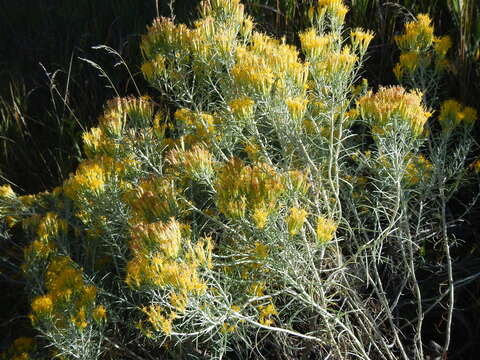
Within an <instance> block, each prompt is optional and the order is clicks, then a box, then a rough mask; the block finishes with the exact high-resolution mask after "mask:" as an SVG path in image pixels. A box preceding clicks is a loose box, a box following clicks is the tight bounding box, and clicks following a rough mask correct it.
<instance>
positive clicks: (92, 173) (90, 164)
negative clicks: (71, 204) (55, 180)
mask: <svg viewBox="0 0 480 360" xmlns="http://www.w3.org/2000/svg"><path fill="white" fill-rule="evenodd" d="M106 177H107V174H105V170H104V168H103V167H102V165H101V164H100V163H99V162H97V161H94V160H90V161H83V162H81V163H80V165H79V167H78V169H77V170H76V172H75V175H74V176H72V177H70V179H68V180H67V181H66V182H65V184H64V188H63V189H64V192H65V195H67V196H68V197H69V198H71V199H78V197H79V196H81V194H82V193H83V192H84V191H89V192H92V193H94V194H96V195H98V194H100V193H101V192H102V191H103V188H104V185H105V181H106Z"/></svg>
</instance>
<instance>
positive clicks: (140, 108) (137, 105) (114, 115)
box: [99, 96, 153, 138]
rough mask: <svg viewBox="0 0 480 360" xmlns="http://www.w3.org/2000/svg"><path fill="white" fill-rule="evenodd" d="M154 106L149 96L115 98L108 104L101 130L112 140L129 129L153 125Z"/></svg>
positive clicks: (101, 121) (101, 122) (102, 119)
mask: <svg viewBox="0 0 480 360" xmlns="http://www.w3.org/2000/svg"><path fill="white" fill-rule="evenodd" d="M152 118H153V104H152V102H151V100H150V98H149V97H148V96H143V97H140V98H135V97H129V98H114V99H112V100H110V101H108V102H107V107H106V109H105V111H104V114H103V116H101V117H100V119H99V123H100V129H102V131H103V132H104V133H105V134H106V135H107V136H108V137H112V138H119V137H121V136H122V135H123V133H124V131H125V129H126V128H127V127H133V128H144V127H147V126H149V125H151V121H152Z"/></svg>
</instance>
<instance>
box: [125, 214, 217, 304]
mask: <svg viewBox="0 0 480 360" xmlns="http://www.w3.org/2000/svg"><path fill="white" fill-rule="evenodd" d="M189 237H190V229H189V227H188V226H186V225H183V224H181V223H179V222H178V221H177V220H175V219H174V218H171V219H169V221H168V222H167V223H162V222H155V223H140V224H137V225H136V226H133V227H132V231H131V242H130V249H131V252H132V254H133V259H132V260H130V261H129V263H128V265H127V276H126V279H125V281H126V283H127V284H128V285H129V286H131V287H134V288H139V287H144V286H146V287H157V288H161V289H166V288H168V289H175V290H178V291H180V292H181V293H183V294H184V295H185V296H186V295H187V294H197V295H199V294H202V293H204V292H205V290H206V284H205V283H204V282H203V281H202V280H201V279H200V275H199V269H200V268H202V267H207V268H209V267H211V252H212V249H213V245H212V241H211V239H210V238H202V239H200V240H198V241H197V242H196V244H195V245H192V244H191V243H190V240H189Z"/></svg>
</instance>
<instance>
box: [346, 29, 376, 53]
mask: <svg viewBox="0 0 480 360" xmlns="http://www.w3.org/2000/svg"><path fill="white" fill-rule="evenodd" d="M373 37H374V34H373V32H372V31H370V30H367V31H364V30H363V29H361V28H357V29H355V30H353V31H351V32H350V41H351V43H352V47H353V49H354V50H356V49H358V50H359V52H360V54H365V53H366V52H367V49H368V45H370V42H371V41H372V39H373Z"/></svg>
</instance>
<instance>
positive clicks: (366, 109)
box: [357, 86, 431, 136]
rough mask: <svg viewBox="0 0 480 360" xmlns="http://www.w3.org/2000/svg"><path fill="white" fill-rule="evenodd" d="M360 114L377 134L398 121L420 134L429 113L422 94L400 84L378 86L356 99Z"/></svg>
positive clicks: (413, 132)
mask: <svg viewBox="0 0 480 360" xmlns="http://www.w3.org/2000/svg"><path fill="white" fill-rule="evenodd" d="M357 109H358V110H359V112H360V114H361V116H362V117H363V118H364V119H365V120H367V121H369V122H370V123H371V126H372V129H373V130H375V129H376V131H375V132H377V134H382V133H383V132H384V131H385V129H387V128H389V127H391V126H392V125H393V126H395V125H397V126H398V124H399V123H405V124H406V125H408V127H409V128H410V129H411V131H412V134H413V135H414V136H420V135H421V134H422V133H423V128H424V125H425V122H426V121H427V119H428V118H429V117H430V116H431V114H430V113H429V112H428V111H426V109H425V108H424V106H423V104H422V95H421V94H420V93H418V92H416V91H409V92H407V91H405V89H403V88H402V87H400V86H392V87H380V89H379V90H378V92H377V93H375V94H373V93H372V92H371V91H369V92H368V93H367V95H365V96H363V97H361V98H360V99H359V100H358V101H357Z"/></svg>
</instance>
